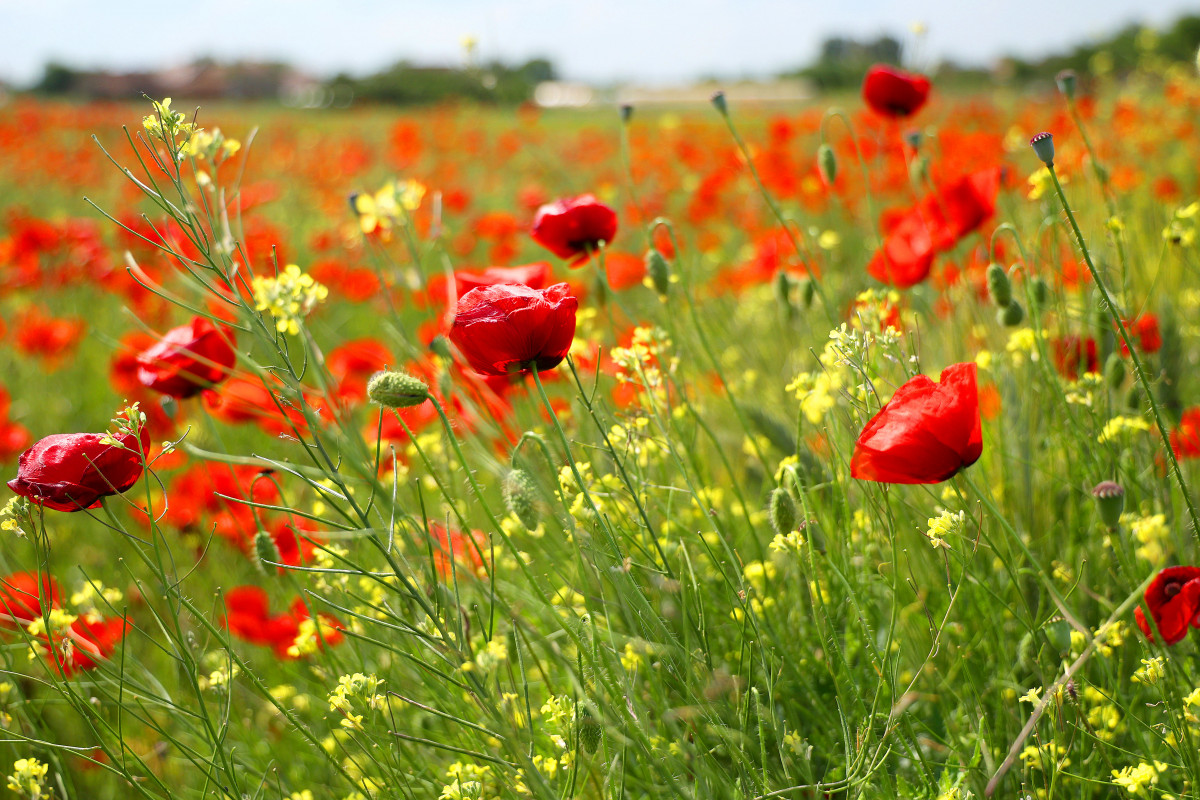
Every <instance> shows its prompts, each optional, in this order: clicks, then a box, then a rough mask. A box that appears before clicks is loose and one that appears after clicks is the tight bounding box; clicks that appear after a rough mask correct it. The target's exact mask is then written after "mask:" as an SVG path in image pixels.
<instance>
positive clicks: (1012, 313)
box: [996, 300, 1025, 328]
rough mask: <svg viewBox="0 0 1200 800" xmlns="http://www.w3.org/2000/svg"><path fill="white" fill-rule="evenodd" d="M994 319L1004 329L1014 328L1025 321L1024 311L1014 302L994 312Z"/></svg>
mask: <svg viewBox="0 0 1200 800" xmlns="http://www.w3.org/2000/svg"><path fill="white" fill-rule="evenodd" d="M996 319H997V320H999V321H1000V324H1001V325H1003V326H1004V327H1006V328H1015V327H1017V326H1018V325H1020V324H1021V323H1022V322H1024V321H1025V309H1024V308H1022V307H1021V304H1020V303H1018V302H1017V301H1016V300H1014V301H1012V302H1011V303H1009V304H1008V305H1006V306H1005V307H1004V308H1002V309H1000V310H999V311H997V312H996Z"/></svg>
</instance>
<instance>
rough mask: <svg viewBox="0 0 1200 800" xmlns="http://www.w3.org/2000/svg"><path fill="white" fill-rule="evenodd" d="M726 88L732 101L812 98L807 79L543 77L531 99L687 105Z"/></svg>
mask: <svg viewBox="0 0 1200 800" xmlns="http://www.w3.org/2000/svg"><path fill="white" fill-rule="evenodd" d="M718 89H720V90H722V91H724V92H725V97H726V98H727V99H728V100H729V101H731V102H741V103H797V102H801V101H804V100H808V99H811V98H812V96H813V90H812V87H811V85H810V84H809V83H808V82H807V81H803V80H799V79H786V80H785V79H780V80H772V81H740V82H737V83H716V82H707V83H693V84H687V85H679V86H657V87H651V86H636V85H630V86H621V87H618V88H616V89H615V90H607V91H601V90H596V89H593V88H592V87H591V86H588V85H587V84H583V83H571V82H567V81H544V82H542V83H539V84H538V85H537V88H536V89H535V90H534V92H533V100H534V102H535V103H537V104H538V105H539V106H541V107H542V108H584V107H587V106H599V105H614V104H616V105H626V104H628V105H632V106H636V107H639V108H644V107H648V106H686V105H698V104H703V103H708V102H709V101H710V100H711V99H712V95H713V92H715V91H717V90H718Z"/></svg>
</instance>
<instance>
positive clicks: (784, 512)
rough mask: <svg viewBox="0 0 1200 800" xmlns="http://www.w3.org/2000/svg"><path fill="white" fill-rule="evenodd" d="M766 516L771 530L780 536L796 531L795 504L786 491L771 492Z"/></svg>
mask: <svg viewBox="0 0 1200 800" xmlns="http://www.w3.org/2000/svg"><path fill="white" fill-rule="evenodd" d="M767 514H768V516H769V517H770V518H771V528H773V529H774V531H775V532H776V533H777V534H779V535H780V536H787V535H788V534H789V533H791V532H792V531H794V530H796V503H795V501H793V500H792V496H791V495H790V494H788V493H787V490H786V489H776V490H775V491H773V492H771V499H770V501H769V502H768V504H767Z"/></svg>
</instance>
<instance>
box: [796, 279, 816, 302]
mask: <svg viewBox="0 0 1200 800" xmlns="http://www.w3.org/2000/svg"><path fill="white" fill-rule="evenodd" d="M816 296H817V284H816V282H815V281H813V279H812V278H809V279H808V280H806V281H804V283H803V284H801V286H800V302H801V303H803V304H804V308H805V309H806V310H807V309H809V308H812V304H813V300H814V299H816Z"/></svg>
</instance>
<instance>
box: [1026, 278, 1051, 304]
mask: <svg viewBox="0 0 1200 800" xmlns="http://www.w3.org/2000/svg"><path fill="white" fill-rule="evenodd" d="M1030 288H1032V289H1033V302H1034V303H1035V304H1036V305H1037V307H1038V308H1044V307H1045V306H1046V304H1047V303H1049V302H1050V284H1048V283H1046V279H1045V278H1034V279H1033V281H1032V282H1031V283H1030Z"/></svg>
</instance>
